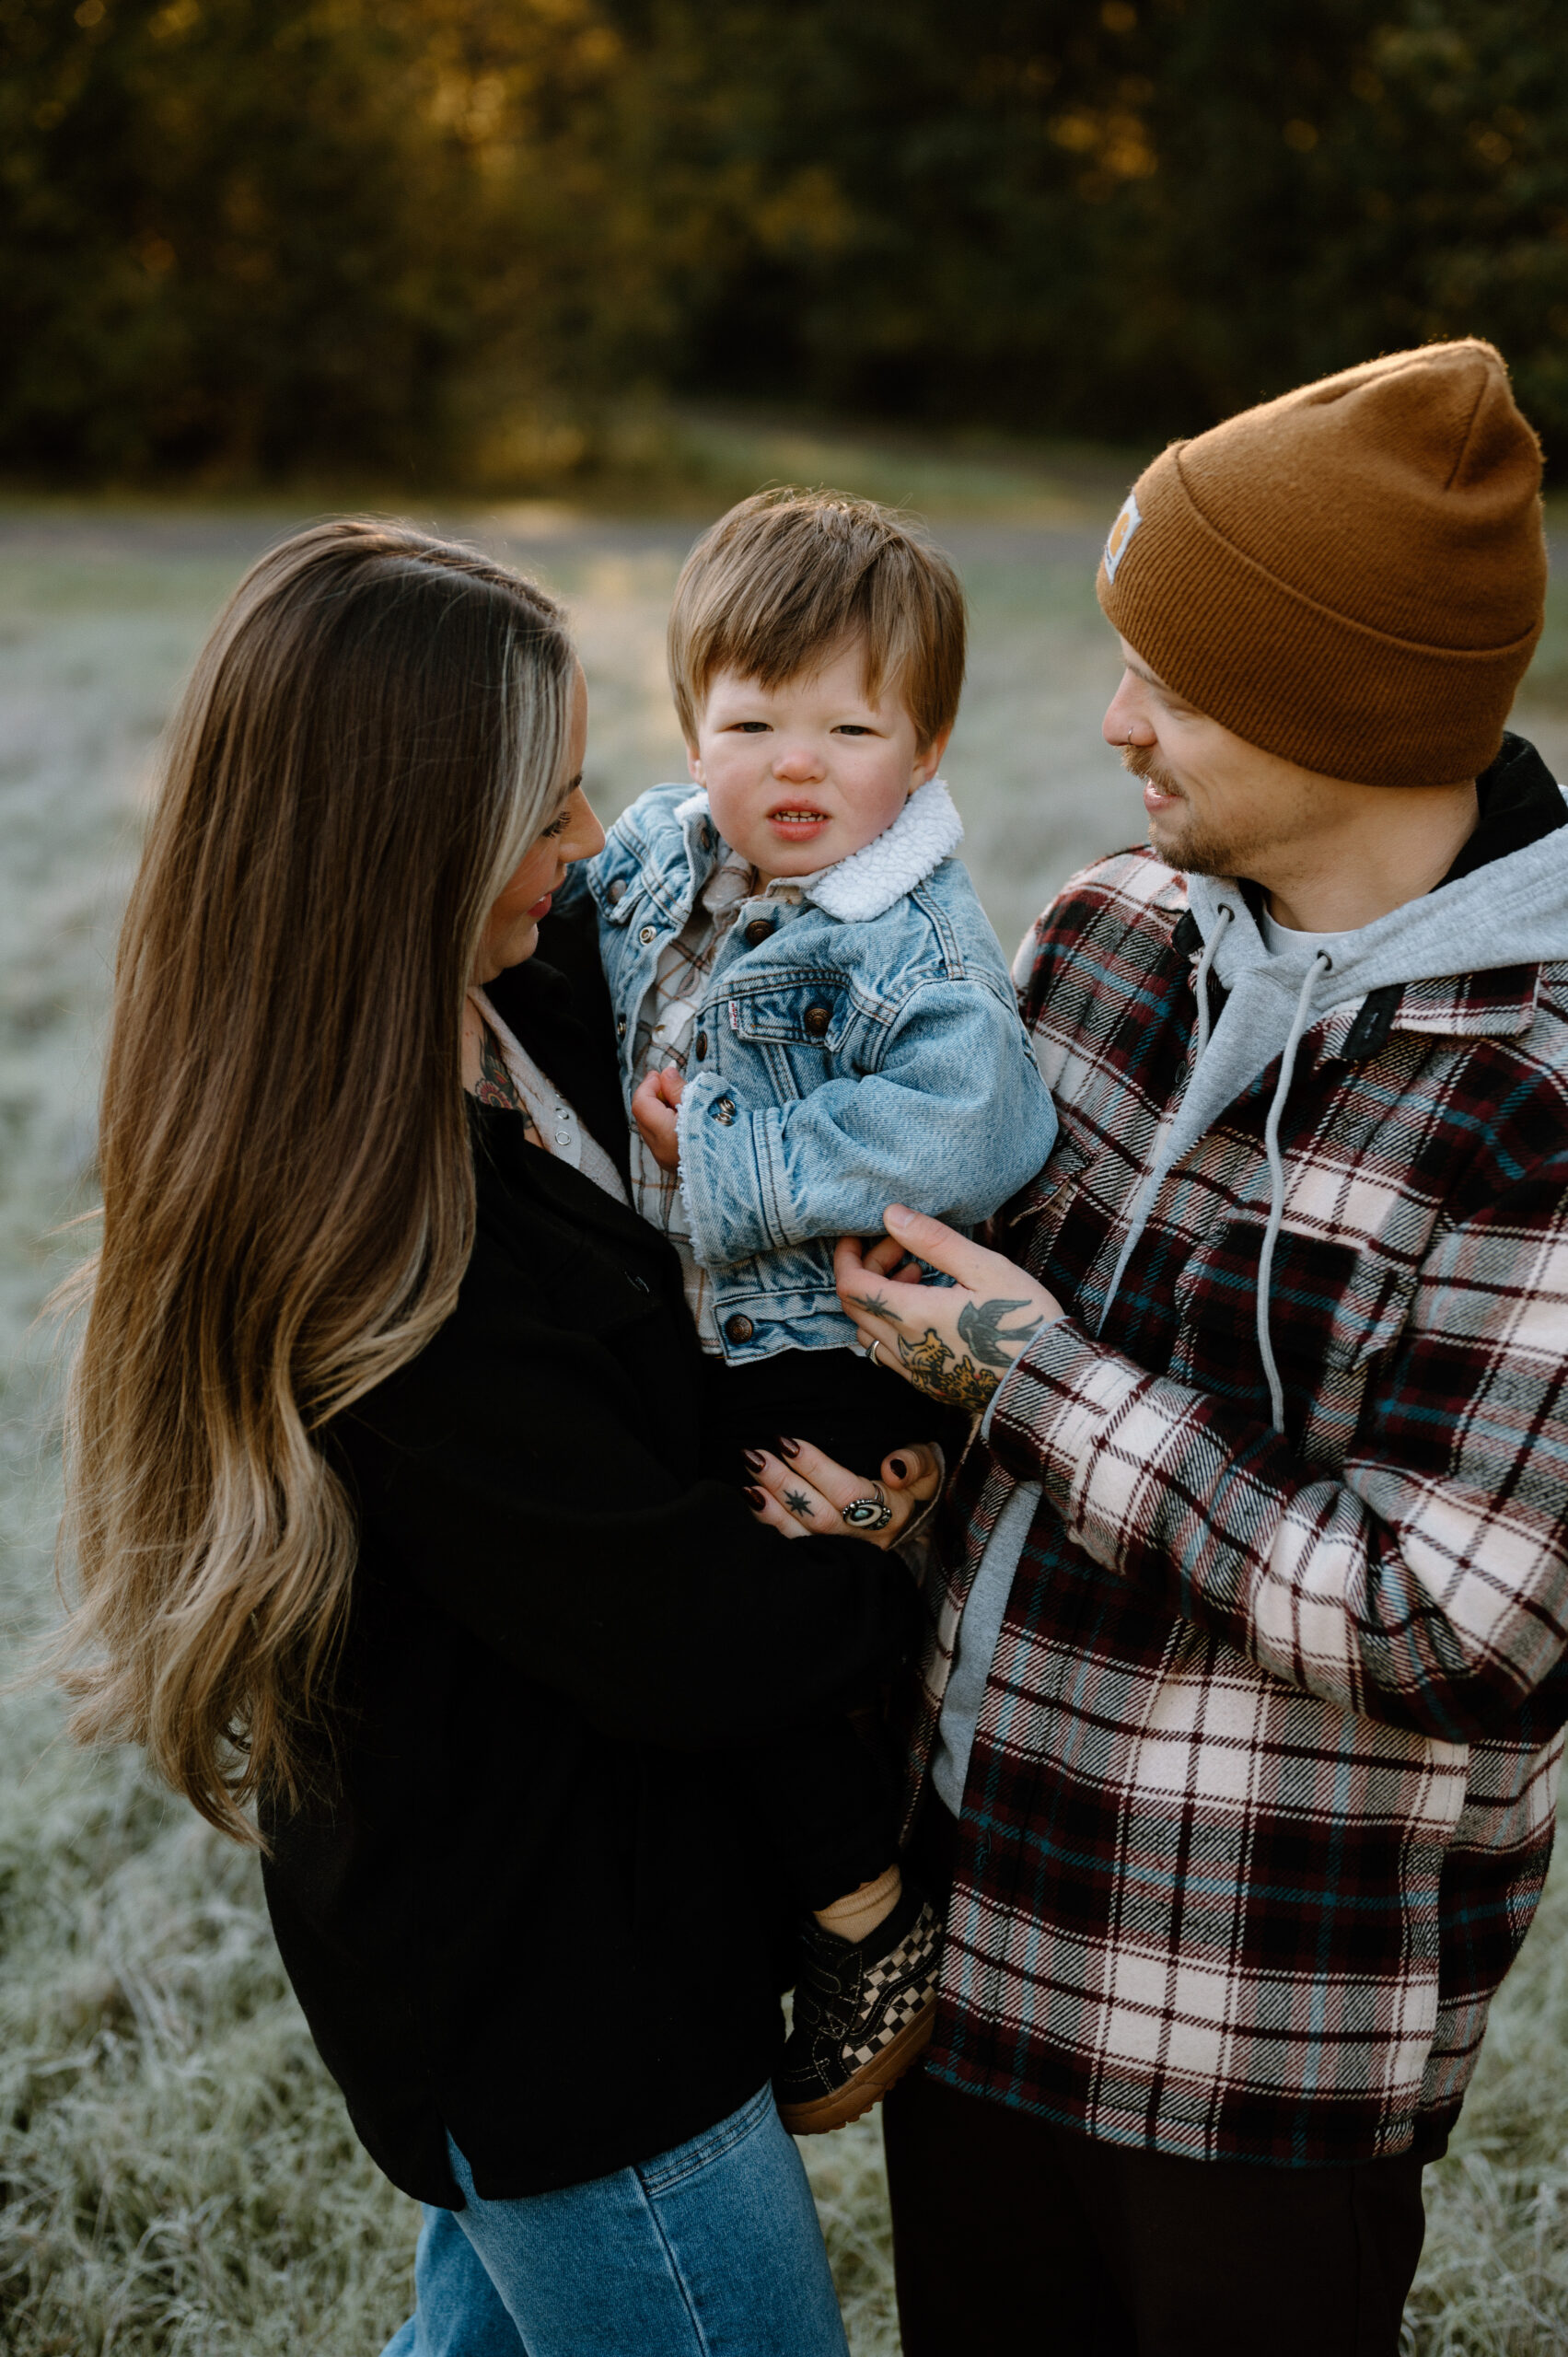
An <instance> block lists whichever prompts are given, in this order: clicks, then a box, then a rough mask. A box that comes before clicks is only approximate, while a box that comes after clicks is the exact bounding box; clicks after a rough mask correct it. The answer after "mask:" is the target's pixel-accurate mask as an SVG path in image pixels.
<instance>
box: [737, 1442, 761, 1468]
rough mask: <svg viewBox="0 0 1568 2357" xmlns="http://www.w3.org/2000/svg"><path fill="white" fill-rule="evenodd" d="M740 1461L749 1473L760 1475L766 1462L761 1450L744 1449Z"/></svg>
mask: <svg viewBox="0 0 1568 2357" xmlns="http://www.w3.org/2000/svg"><path fill="white" fill-rule="evenodd" d="M740 1461H741V1463H742V1465H744V1466H745V1468H746V1470H747V1471H748V1473H760V1472H761V1469H762V1465H763V1461H764V1460H763V1457H762V1453H761V1449H756V1448H743V1449H742V1450H741V1452H740Z"/></svg>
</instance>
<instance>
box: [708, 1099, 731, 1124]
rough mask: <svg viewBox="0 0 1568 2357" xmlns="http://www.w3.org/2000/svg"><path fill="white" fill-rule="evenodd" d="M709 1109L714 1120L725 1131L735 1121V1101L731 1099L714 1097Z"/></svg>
mask: <svg viewBox="0 0 1568 2357" xmlns="http://www.w3.org/2000/svg"><path fill="white" fill-rule="evenodd" d="M710 1111H711V1112H712V1114H713V1117H714V1120H715V1121H717V1122H719V1123H720V1124H721V1125H722V1127H723V1128H725V1129H726V1130H727V1129H728V1127H729V1125H730V1123H731V1122H732V1121H733V1120H734V1119H735V1099H734V1097H714V1101H713V1104H712V1106H711V1107H710Z"/></svg>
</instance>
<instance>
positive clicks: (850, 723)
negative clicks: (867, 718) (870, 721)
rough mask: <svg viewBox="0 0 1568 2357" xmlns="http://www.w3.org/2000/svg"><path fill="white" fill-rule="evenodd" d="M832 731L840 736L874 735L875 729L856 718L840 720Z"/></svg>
mask: <svg viewBox="0 0 1568 2357" xmlns="http://www.w3.org/2000/svg"><path fill="white" fill-rule="evenodd" d="M834 733H835V734H836V735H837V736H840V737H875V735H876V734H877V731H876V730H875V729H874V728H867V727H866V726H865V725H864V723H863V722H861V721H858V720H841V721H840V723H839V725H838V727H837V729H836V731H835V732H834Z"/></svg>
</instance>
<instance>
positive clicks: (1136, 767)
mask: <svg viewBox="0 0 1568 2357" xmlns="http://www.w3.org/2000/svg"><path fill="white" fill-rule="evenodd" d="M1121 766H1122V768H1123V769H1124V770H1131V772H1132V775H1133V776H1134V777H1146V778H1148V779H1150V780H1151V781H1152V783H1153V784H1156V785H1157V786H1158V788H1159V790H1160V792H1161V793H1162V794H1174V795H1180V793H1181V788H1180V787H1179V785H1178V784H1177V782H1176V780H1175V779H1174V778H1173V777H1172V776H1171V773H1170V772H1169V771H1168V770H1167V768H1166V767H1165V765H1164V764H1163V762H1160V761H1156V759H1155V749H1154V747H1153V746H1152V745H1123V746H1122V748H1121Z"/></svg>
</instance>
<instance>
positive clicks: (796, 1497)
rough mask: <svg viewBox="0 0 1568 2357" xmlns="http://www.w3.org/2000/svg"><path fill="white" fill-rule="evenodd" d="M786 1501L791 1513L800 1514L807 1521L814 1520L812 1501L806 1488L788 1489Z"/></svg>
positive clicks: (785, 1496)
mask: <svg viewBox="0 0 1568 2357" xmlns="http://www.w3.org/2000/svg"><path fill="white" fill-rule="evenodd" d="M784 1504H785V1505H786V1506H787V1507H788V1508H789V1510H790V1512H791V1514H795V1515H800V1516H801V1518H802V1519H803V1520H804V1521H806V1522H810V1521H811V1520H812V1518H813V1517H812V1512H811V1501H810V1499H809V1498H808V1497H807V1494H806V1492H805V1491H804V1490H786V1491H785V1492H784Z"/></svg>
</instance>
